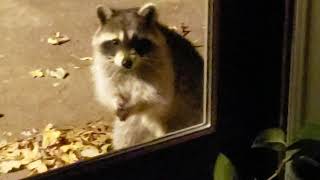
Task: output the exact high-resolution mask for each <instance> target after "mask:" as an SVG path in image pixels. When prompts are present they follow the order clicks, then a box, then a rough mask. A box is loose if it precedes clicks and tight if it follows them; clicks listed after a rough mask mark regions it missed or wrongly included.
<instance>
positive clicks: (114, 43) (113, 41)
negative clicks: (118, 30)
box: [111, 39, 120, 45]
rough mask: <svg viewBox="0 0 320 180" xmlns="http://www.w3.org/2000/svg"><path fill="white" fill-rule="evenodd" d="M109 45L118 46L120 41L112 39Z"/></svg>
mask: <svg viewBox="0 0 320 180" xmlns="http://www.w3.org/2000/svg"><path fill="white" fill-rule="evenodd" d="M111 43H112V44H113V45H119V44H120V40H119V39H114V40H112V41H111Z"/></svg>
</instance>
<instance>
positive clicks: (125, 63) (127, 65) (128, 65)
mask: <svg viewBox="0 0 320 180" xmlns="http://www.w3.org/2000/svg"><path fill="white" fill-rule="evenodd" d="M121 65H122V66H123V67H125V68H127V69H131V68H132V65H133V62H132V60H131V59H124V60H123V61H122V62H121Z"/></svg>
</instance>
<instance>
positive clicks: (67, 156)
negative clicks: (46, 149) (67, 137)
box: [61, 152, 79, 164]
mask: <svg viewBox="0 0 320 180" xmlns="http://www.w3.org/2000/svg"><path fill="white" fill-rule="evenodd" d="M61 159H62V160H63V161H64V162H66V163H67V164H71V163H74V162H77V161H78V160H79V159H78V158H77V156H76V155H75V154H74V153H73V152H69V153H68V154H66V153H65V154H62V156H61Z"/></svg>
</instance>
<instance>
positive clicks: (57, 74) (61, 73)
mask: <svg viewBox="0 0 320 180" xmlns="http://www.w3.org/2000/svg"><path fill="white" fill-rule="evenodd" d="M46 75H47V76H49V77H53V78H57V79H64V78H65V77H66V76H67V75H68V73H67V72H66V70H64V69H63V68H56V69H55V70H54V71H52V70H49V69H47V70H46Z"/></svg>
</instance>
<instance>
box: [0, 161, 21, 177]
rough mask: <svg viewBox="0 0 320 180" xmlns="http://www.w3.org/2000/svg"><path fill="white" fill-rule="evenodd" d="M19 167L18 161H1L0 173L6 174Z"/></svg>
mask: <svg viewBox="0 0 320 180" xmlns="http://www.w3.org/2000/svg"><path fill="white" fill-rule="evenodd" d="M20 166H21V163H20V161H17V160H10V161H3V162H0V173H3V174H4V173H8V172H10V171H11V170H13V169H19V168H20Z"/></svg>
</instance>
